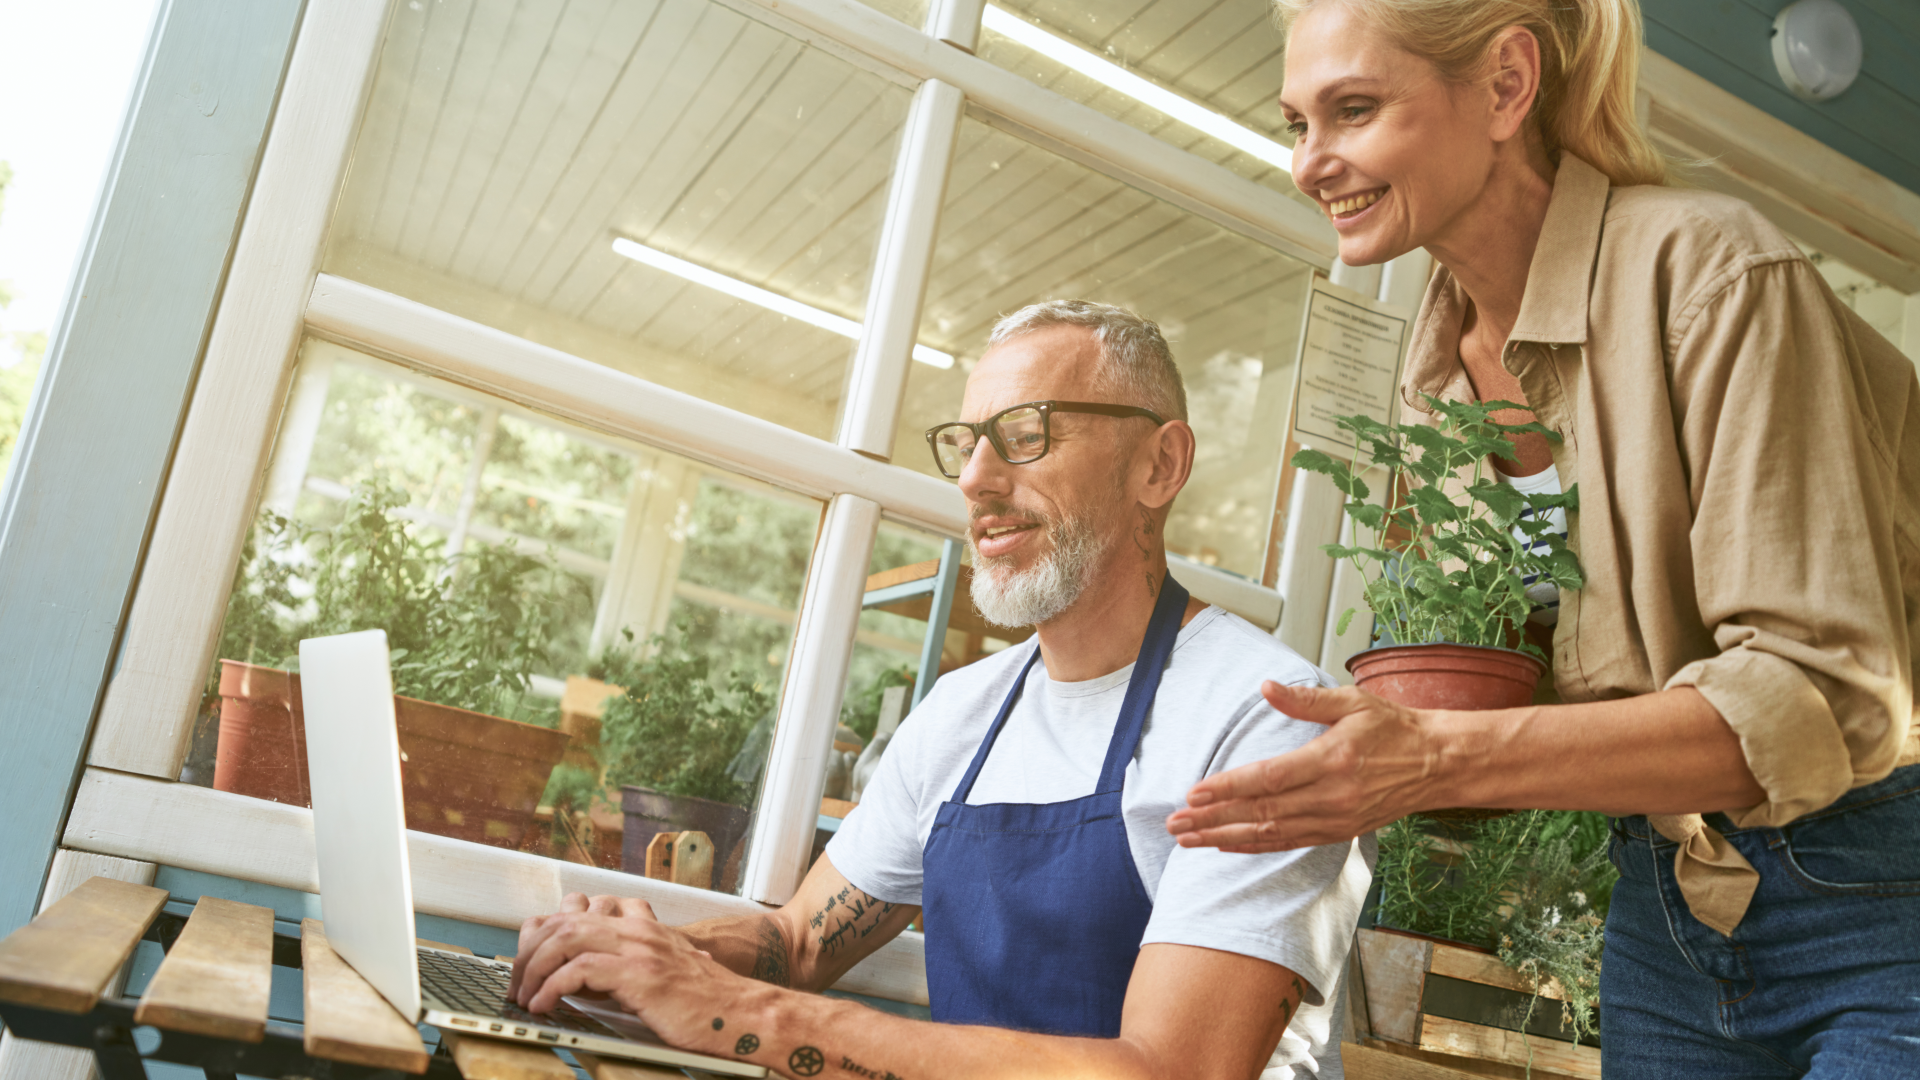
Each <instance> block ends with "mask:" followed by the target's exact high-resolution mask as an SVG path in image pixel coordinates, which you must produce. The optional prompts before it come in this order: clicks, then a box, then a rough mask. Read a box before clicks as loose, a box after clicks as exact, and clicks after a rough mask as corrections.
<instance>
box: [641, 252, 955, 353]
mask: <svg viewBox="0 0 1920 1080" xmlns="http://www.w3.org/2000/svg"><path fill="white" fill-rule="evenodd" d="M613 251H614V254H616V255H624V256H626V257H627V258H629V259H632V260H633V261H634V262H637V263H645V264H647V265H648V266H651V267H653V268H654V269H655V270H665V271H666V272H667V273H669V274H673V275H674V276H676V277H682V278H685V279H687V280H688V281H691V282H693V283H694V284H695V285H705V286H706V287H707V288H709V289H712V290H714V291H715V292H723V293H726V294H727V295H728V296H731V297H733V298H734V299H736V300H745V301H746V302H747V303H749V304H758V305H760V306H761V307H763V308H766V309H767V310H768V311H772V312H777V313H778V314H781V315H785V316H786V317H788V318H790V319H799V320H800V321H801V322H803V323H808V324H810V325H813V326H817V327H819V328H820V329H822V330H827V331H831V332H832V333H835V334H839V335H840V336H841V337H849V338H852V339H854V340H855V341H858V340H860V332H861V327H860V324H859V323H857V322H854V321H853V320H852V319H844V318H841V317H840V316H838V315H835V314H834V313H832V312H831V311H821V310H820V309H819V308H817V307H813V306H812V305H809V304H803V303H801V302H800V301H798V300H795V299H792V298H791V297H786V296H781V295H780V294H779V293H776V292H768V291H767V290H765V289H763V288H761V287H760V286H758V285H749V284H747V283H746V282H744V281H741V280H740V279H739V278H730V277H728V276H727V275H725V274H721V273H716V272H714V271H712V270H709V269H707V268H706V267H704V266H699V265H696V264H694V263H690V262H688V261H687V260H685V259H681V258H676V257H675V256H672V255H669V254H667V253H666V252H664V251H656V250H655V249H653V248H650V247H648V246H646V245H645V244H639V243H635V242H634V241H632V240H629V239H627V238H626V237H624V236H617V237H615V238H614V240H613ZM913 358H914V359H915V360H918V361H920V362H921V363H923V364H930V365H932V366H934V367H937V368H950V367H952V366H953V356H952V354H950V353H943V352H941V351H940V350H938V349H930V348H928V347H927V346H925V345H920V344H915V345H914V347H913Z"/></svg>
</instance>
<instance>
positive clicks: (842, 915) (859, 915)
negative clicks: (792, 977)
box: [807, 885, 894, 956]
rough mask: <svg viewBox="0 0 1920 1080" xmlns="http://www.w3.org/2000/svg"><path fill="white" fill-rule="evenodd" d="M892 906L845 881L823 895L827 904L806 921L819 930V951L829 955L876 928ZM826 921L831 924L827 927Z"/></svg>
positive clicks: (878, 927)
mask: <svg viewBox="0 0 1920 1080" xmlns="http://www.w3.org/2000/svg"><path fill="white" fill-rule="evenodd" d="M893 907H894V906H893V905H892V904H889V903H887V902H886V901H885V900H881V899H878V898H876V897H874V896H871V895H869V894H867V893H866V892H864V891H863V890H860V889H857V888H855V887H854V886H852V885H849V886H847V887H846V888H844V889H841V890H840V891H839V892H838V893H836V894H834V895H832V896H829V897H827V905H826V906H825V907H823V908H821V909H820V910H819V911H816V912H814V913H813V918H811V919H809V920H807V921H808V923H809V924H810V925H812V927H813V928H814V929H815V930H818V931H820V951H822V952H824V953H826V954H827V955H828V956H832V955H834V954H835V953H838V952H839V951H840V950H841V949H843V948H845V947H846V946H847V944H848V943H849V942H852V941H858V940H859V939H861V938H864V937H866V936H867V935H869V934H871V933H873V932H874V931H875V930H878V929H880V923H881V921H882V920H884V919H885V918H886V917H887V913H888V912H890V911H892V910H893ZM829 924H832V926H831V929H829Z"/></svg>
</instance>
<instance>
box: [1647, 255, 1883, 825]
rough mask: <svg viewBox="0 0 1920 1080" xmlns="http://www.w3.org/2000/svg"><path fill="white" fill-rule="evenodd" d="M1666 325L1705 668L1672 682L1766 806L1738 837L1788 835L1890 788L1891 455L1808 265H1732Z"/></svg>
mask: <svg viewBox="0 0 1920 1080" xmlns="http://www.w3.org/2000/svg"><path fill="white" fill-rule="evenodd" d="M1836 323H1838V326H1836ZM1668 326H1669V332H1670V337H1669V341H1668V345H1669V356H1670V358H1671V362H1672V365H1673V368H1672V380H1673V381H1672V386H1673V390H1674V394H1675V399H1676V400H1675V404H1676V406H1677V409H1676V412H1675V423H1676V434H1677V435H1678V438H1679V442H1680V449H1681V451H1682V453H1683V455H1684V460H1685V464H1686V468H1687V471H1688V478H1689V483H1690V486H1691V498H1692V503H1693V522H1692V532H1691V540H1692V543H1691V547H1692V551H1693V563H1694V565H1693V567H1692V570H1693V578H1694V582H1695V601H1696V602H1697V604H1698V605H1699V614H1700V618H1701V622H1702V623H1703V624H1704V625H1705V626H1706V627H1708V628H1710V629H1711V631H1712V634H1713V640H1714V643H1715V645H1716V647H1717V649H1718V652H1717V654H1716V655H1713V656H1711V657H1708V658H1705V659H1701V660H1697V661H1695V662H1693V663H1690V664H1687V665H1686V666H1685V667H1683V668H1681V669H1680V670H1679V671H1678V672H1676V673H1675V674H1674V675H1673V676H1672V677H1671V678H1670V679H1669V680H1667V683H1666V686H1667V687H1668V688H1672V687H1681V686H1691V687H1694V688H1696V689H1697V690H1699V692H1700V693H1701V694H1702V695H1704V696H1705V697H1706V698H1707V700H1708V701H1709V702H1711V703H1712V704H1713V706H1714V707H1715V708H1716V709H1718V710H1719V712H1720V714H1721V715H1722V716H1723V717H1725V718H1726V721H1727V723H1728V724H1729V725H1731V726H1732V728H1733V730H1734V731H1735V732H1736V733H1737V734H1738V735H1739V737H1740V743H1741V747H1742V748H1743V750H1744V752H1745V754H1746V759H1747V764H1748V765H1749V767H1751V769H1752V770H1753V774H1754V777H1755V779H1757V780H1758V781H1759V782H1760V785H1761V786H1762V787H1763V788H1765V790H1766V793H1767V798H1766V801H1765V802H1763V803H1761V804H1760V805H1758V806H1755V807H1751V808H1748V809H1746V810H1744V811H1743V812H1740V813H1736V814H1733V815H1732V816H1733V817H1734V819H1735V822H1736V824H1738V825H1740V826H1742V827H1750V826H1767V825H1772V826H1777V825H1783V824H1786V823H1787V822H1789V821H1792V820H1793V819H1794V818H1796V817H1798V816H1800V815H1802V814H1805V813H1807V812H1809V811H1812V810H1815V809H1818V808H1820V807H1824V806H1826V805H1827V804H1829V803H1831V802H1832V801H1833V800H1834V799H1836V798H1838V797H1839V796H1840V795H1841V794H1843V793H1844V792H1846V791H1847V790H1848V789H1849V788H1851V787H1853V786H1855V785H1856V784H1860V783H1865V782H1869V781H1871V780H1875V779H1878V778H1879V777H1881V776H1884V775H1885V774H1886V773H1887V772H1889V771H1890V770H1891V769H1892V768H1893V767H1894V763H1895V760H1896V758H1897V757H1898V756H1899V754H1900V752H1901V749H1902V747H1903V745H1904V742H1905V740H1906V737H1907V731H1908V722H1909V717H1910V715H1911V713H1912V707H1913V685H1912V682H1913V679H1912V672H1911V668H1910V665H1909V642H1908V621H1907V616H1906V610H1905V598H1904V596H1903V592H1902V590H1901V589H1899V588H1897V587H1890V586H1892V585H1893V584H1894V583H1897V582H1900V581H1901V580H1902V573H1901V565H1900V564H1901V562H1902V558H1901V551H1900V544H1899V540H1898V538H1897V536H1896V528H1895V522H1896V518H1897V515H1898V510H1899V500H1900V499H1901V498H1902V497H1903V496H1902V494H1901V492H1900V485H1899V484H1898V482H1897V473H1896V468H1895V458H1894V452H1893V448H1892V446H1891V445H1890V442H1889V435H1888V432H1886V431H1884V430H1882V427H1881V423H1880V420H1879V419H1878V416H1879V413H1878V412H1877V410H1876V404H1875V402H1874V401H1873V400H1872V397H1873V394H1874V393H1875V388H1874V386H1873V384H1872V380H1871V379H1869V377H1868V374H1867V372H1866V371H1865V369H1864V366H1863V364H1862V361H1861V358H1860V352H1859V350H1858V349H1857V348H1850V347H1849V345H1850V344H1851V342H1850V340H1849V337H1848V335H1850V334H1851V329H1850V326H1849V324H1848V322H1847V320H1845V319H1843V318H1839V317H1837V314H1836V310H1835V305H1834V304H1833V303H1832V302H1831V301H1830V295H1829V293H1828V292H1827V290H1826V288H1825V286H1824V284H1823V283H1822V282H1821V281H1820V279H1819V277H1818V274H1817V272H1816V271H1815V270H1814V269H1813V267H1811V266H1810V265H1808V264H1807V263H1806V262H1805V261H1803V260H1799V259H1775V260H1755V261H1754V262H1753V263H1752V264H1751V265H1743V266H1739V267H1734V268H1731V269H1729V270H1728V271H1727V272H1726V273H1724V274H1723V275H1722V276H1721V277H1720V278H1719V279H1717V280H1714V281H1709V282H1706V283H1704V287H1703V288H1701V289H1700V290H1699V291H1698V292H1697V293H1696V294H1695V296H1694V298H1693V299H1691V300H1690V301H1689V302H1688V304H1687V305H1686V306H1685V307H1683V308H1682V309H1681V310H1679V311H1676V312H1674V313H1673V317H1672V319H1671V321H1670V322H1669V323H1668ZM1836 330H1837V331H1838V332H1836ZM1907 379H1908V389H1907V390H1906V391H1905V392H1907V393H1910V392H1911V390H1910V387H1911V383H1912V376H1911V375H1908V376H1907ZM1882 390H1884V388H1882ZM1880 405H1881V406H1882V407H1884V405H1885V403H1884V402H1882V403H1880Z"/></svg>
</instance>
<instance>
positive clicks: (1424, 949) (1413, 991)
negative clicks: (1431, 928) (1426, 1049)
mask: <svg viewBox="0 0 1920 1080" xmlns="http://www.w3.org/2000/svg"><path fill="white" fill-rule="evenodd" d="M1355 946H1356V947H1357V948H1358V949H1359V950H1360V965H1361V969H1362V970H1363V971H1364V973H1365V978H1366V995H1367V1016H1368V1019H1369V1020H1370V1021H1371V1022H1372V1024H1373V1034H1374V1035H1377V1036H1379V1037H1380V1038H1383V1039H1393V1040H1396V1041H1398V1042H1404V1043H1415V1042H1419V1041H1420V996H1421V992H1422V990H1423V989H1424V988H1425V986H1426V981H1427V965H1428V963H1429V961H1430V960H1431V959H1432V956H1433V943H1432V942H1430V941H1423V940H1421V939H1419V938H1411V937H1404V936H1402V935H1399V934H1383V933H1381V932H1380V931H1378V930H1361V931H1360V933H1359V935H1358V937H1357V939H1356V941H1355Z"/></svg>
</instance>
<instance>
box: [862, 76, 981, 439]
mask: <svg viewBox="0 0 1920 1080" xmlns="http://www.w3.org/2000/svg"><path fill="white" fill-rule="evenodd" d="M965 105H966V97H965V95H963V94H961V92H960V91H959V90H958V89H956V88H954V87H953V86H950V85H948V84H946V83H943V82H941V81H939V80H938V79H928V80H927V81H926V82H923V83H921V84H920V89H919V90H918V91H917V92H915V94H914V96H913V107H912V109H911V110H910V111H909V112H908V113H907V122H906V130H905V131H904V132H903V133H902V135H901V138H900V156H899V158H898V161H897V163H896V165H895V166H894V174H893V190H892V192H891V194H890V196H889V198H888V200H887V217H886V222H885V224H884V225H883V226H882V228H881V232H880V252H879V255H878V257H877V258H876V259H875V263H874V268H873V287H872V289H871V290H870V291H869V292H868V294H867V314H866V330H865V333H863V334H862V335H861V337H860V345H859V348H858V350H857V351H856V352H855V353H854V358H853V368H852V371H851V372H850V373H849V376H848V384H847V406H846V408H845V409H844V410H842V413H841V424H840V438H839V443H840V445H842V446H844V447H846V448H848V449H849V450H853V451H856V452H858V453H862V454H865V455H867V456H868V457H872V458H877V459H879V460H881V461H888V460H891V459H892V457H893V437H894V427H895V425H896V424H897V423H898V421H899V415H900V398H901V395H902V394H904V393H905V392H906V388H907V365H908V364H909V363H911V362H912V353H913V347H914V343H915V342H916V341H917V340H918V338H919V333H920V305H921V303H922V301H923V300H925V298H926V294H927V276H928V273H929V270H930V269H931V267H932V263H933V244H934V239H935V234H936V233H937V231H938V229H939V225H940V206H941V203H942V202H943V201H944V199H945V197H946V191H947V169H948V166H949V165H951V164H952V161H953V144H954V137H955V135H957V134H958V133H959V130H960V112H961V110H962V109H963V108H964V107H965Z"/></svg>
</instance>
